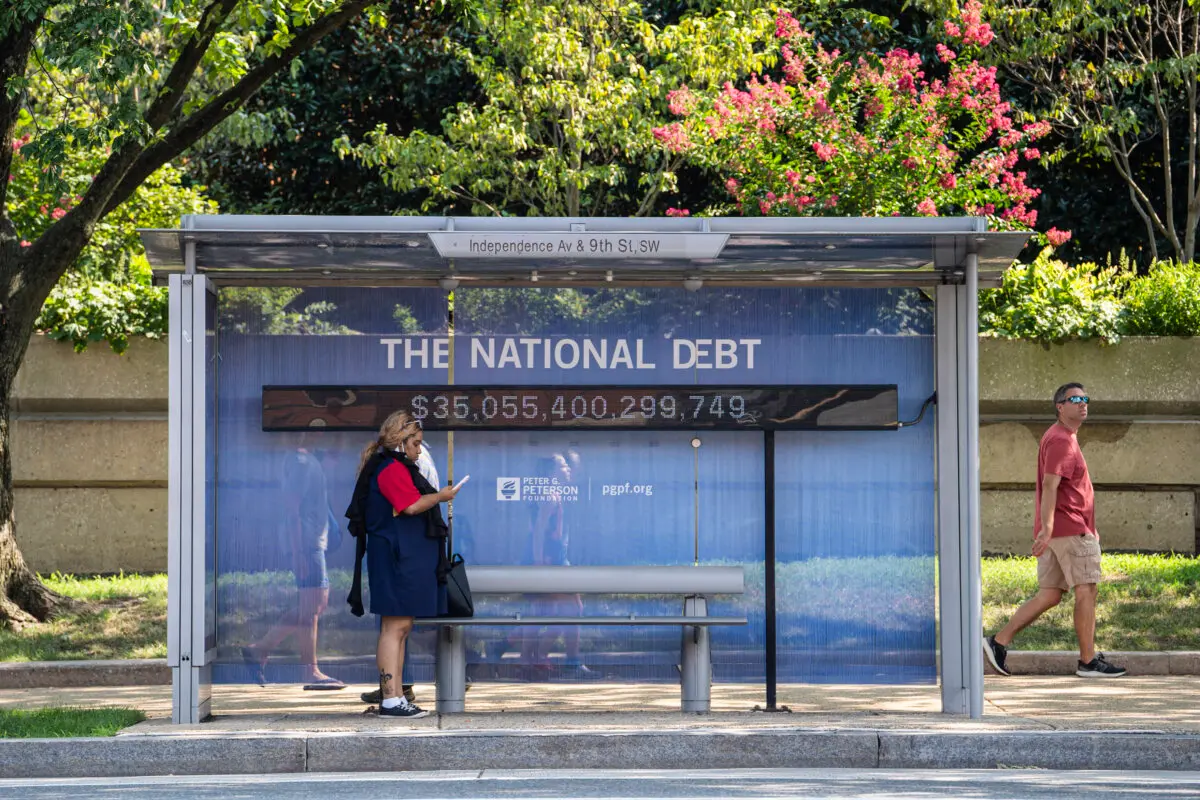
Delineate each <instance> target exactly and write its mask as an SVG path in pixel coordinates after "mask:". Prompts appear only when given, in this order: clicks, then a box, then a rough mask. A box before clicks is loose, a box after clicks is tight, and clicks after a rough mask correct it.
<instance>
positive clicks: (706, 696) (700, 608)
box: [680, 597, 712, 713]
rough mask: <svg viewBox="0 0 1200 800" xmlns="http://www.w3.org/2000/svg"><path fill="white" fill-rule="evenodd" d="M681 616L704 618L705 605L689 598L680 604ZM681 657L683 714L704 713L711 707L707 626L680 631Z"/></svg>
mask: <svg viewBox="0 0 1200 800" xmlns="http://www.w3.org/2000/svg"><path fill="white" fill-rule="evenodd" d="M683 614H684V616H687V617H707V616H708V603H707V602H706V601H705V599H704V598H703V597H688V598H686V599H685V600H684V601H683ZM682 655H683V659H682V661H683V663H682V664H681V665H680V666H681V669H680V690H681V694H682V703H681V707H682V710H683V711H685V712H688V711H690V712H698V713H707V712H708V711H709V709H710V707H711V705H712V658H711V654H710V652H709V643H708V626H700V625H685V626H684V627H683V643H682Z"/></svg>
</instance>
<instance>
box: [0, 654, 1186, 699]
mask: <svg viewBox="0 0 1200 800" xmlns="http://www.w3.org/2000/svg"><path fill="white" fill-rule="evenodd" d="M1107 655H1108V657H1109V658H1110V659H1112V660H1113V661H1114V662H1116V663H1117V664H1120V665H1121V666H1123V667H1125V668H1126V669H1128V670H1129V673H1130V674H1131V675H1200V651H1195V650H1177V651H1169V652H1134V651H1129V652H1124V651H1115V650H1114V651H1111V652H1109V653H1108V654H1107ZM1077 658H1078V654H1077V653H1075V652H1068V651H1063V650H1012V651H1010V652H1009V654H1008V666H1009V667H1010V668H1011V669H1012V672H1013V674H1014V675H1070V674H1071V673H1072V672H1074V671H1075V661H1076V659H1077ZM988 671H989V672H990V671H991V668H990V667H989V668H988ZM170 683H171V668H170V667H168V666H167V660H166V659H165V658H143V659H128V660H121V661H27V662H22V663H10V664H0V690H4V689H54V688H69V687H72V686H169V685H170Z"/></svg>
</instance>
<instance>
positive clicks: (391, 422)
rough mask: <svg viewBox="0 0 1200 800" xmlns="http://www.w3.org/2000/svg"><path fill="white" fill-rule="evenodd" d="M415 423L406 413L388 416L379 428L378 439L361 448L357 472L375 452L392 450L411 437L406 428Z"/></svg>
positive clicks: (394, 413)
mask: <svg viewBox="0 0 1200 800" xmlns="http://www.w3.org/2000/svg"><path fill="white" fill-rule="evenodd" d="M414 422H416V419H415V418H414V417H413V415H412V414H410V413H408V412H407V411H393V412H392V413H391V414H388V418H387V419H385V420H384V421H383V424H382V425H380V426H379V438H377V439H376V440H375V441H373V442H371V443H370V444H368V445H367V446H366V447H364V448H363V451H362V455H361V456H360V457H359V460H358V471H359V472H360V473H361V472H362V471H363V467H365V466H366V465H367V461H369V460H370V458H371V456H372V455H374V454H375V451H376V450H378V449H379V448H381V447H383V448H386V449H388V450H394V449H396V448H397V447H401V446H402V445H403V444H404V442H405V441H407V439H408V438H409V437H410V436H412V433H411V432H409V431H408V427H409V426H410V425H412V424H413V423H414Z"/></svg>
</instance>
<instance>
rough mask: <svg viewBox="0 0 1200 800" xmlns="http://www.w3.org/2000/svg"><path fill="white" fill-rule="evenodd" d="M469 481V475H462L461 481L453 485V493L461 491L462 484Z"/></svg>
mask: <svg viewBox="0 0 1200 800" xmlns="http://www.w3.org/2000/svg"><path fill="white" fill-rule="evenodd" d="M469 480H471V476H470V475H463V479H462V480H461V481H459V482H458V483H456V484H454V491H456V492H457V491H458V490H459V489H461V488H462V487H463V484H464V483H466V482H467V481H469Z"/></svg>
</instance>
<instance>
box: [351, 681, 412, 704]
mask: <svg viewBox="0 0 1200 800" xmlns="http://www.w3.org/2000/svg"><path fill="white" fill-rule="evenodd" d="M402 688H403V690H404V699H405V700H407V701H408V702H410V703H415V702H417V695H416V694H415V693H414V692H413V687H412V684H411V683H406V684H404V686H403V687H402ZM359 697H361V698H362V701H363V702H364V703H366V704H367V705H379V704H380V703H382V702H383V690H382V689H375V690H374V691H370V692H363V693H362V694H360V695H359Z"/></svg>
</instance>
